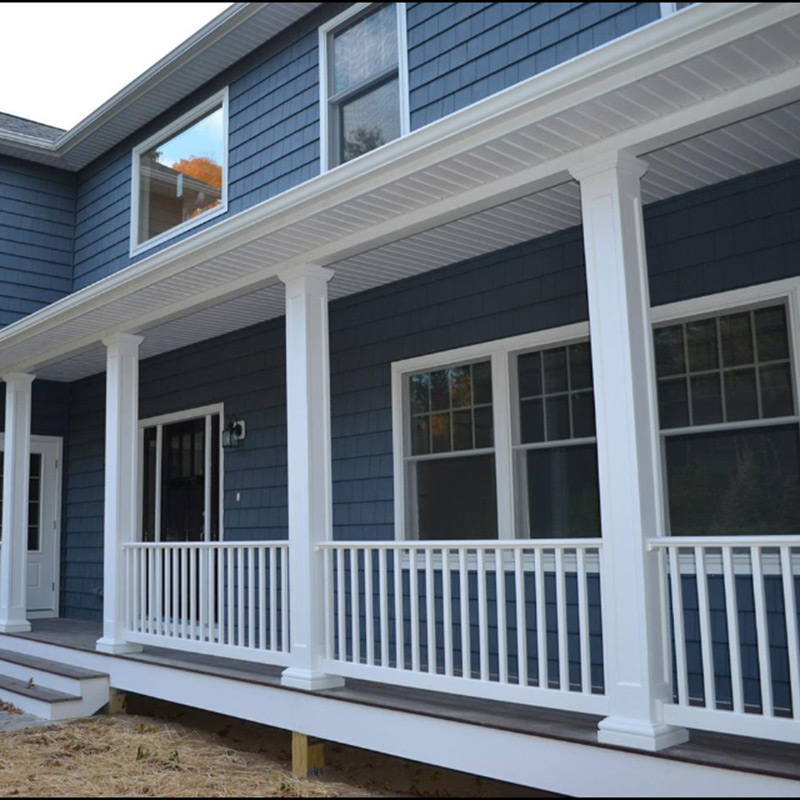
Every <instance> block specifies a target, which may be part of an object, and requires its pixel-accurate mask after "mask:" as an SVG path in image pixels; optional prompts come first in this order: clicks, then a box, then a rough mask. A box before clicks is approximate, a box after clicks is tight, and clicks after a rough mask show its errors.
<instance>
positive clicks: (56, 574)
mask: <svg viewBox="0 0 800 800" xmlns="http://www.w3.org/2000/svg"><path fill="white" fill-rule="evenodd" d="M34 444H50V445H54V446H55V451H56V464H55V467H54V470H55V475H54V478H53V483H54V486H53V502H54V503H55V518H54V522H55V532H54V534H53V583H54V584H55V589H54V592H53V600H54V602H53V608H52V610H51V609H43V610H39V611H28V609H27V604H28V602H27V597H26V599H25V605H26V609H25V616H26V617H27V618H28V619H53V618H57V617H58V615H59V611H60V609H61V511H62V509H61V491H62V482H63V478H62V465H63V464H64V438H63V437H62V436H40V435H39V434H31V452H33V445H34ZM5 449H6V435H5V433H0V450H2V451H3V452H5ZM44 474H45V472H44V465H43V467H42V481H43V482H42V486H43V489H44ZM42 502H43V504H44V499H43V500H42ZM42 536H44V531H42ZM27 558H28V549H27V547H26V548H25V559H26V561H27Z"/></svg>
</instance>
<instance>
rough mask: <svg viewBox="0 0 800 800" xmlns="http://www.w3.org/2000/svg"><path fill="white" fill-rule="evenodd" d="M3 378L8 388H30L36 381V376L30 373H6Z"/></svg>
mask: <svg viewBox="0 0 800 800" xmlns="http://www.w3.org/2000/svg"><path fill="white" fill-rule="evenodd" d="M2 377H3V380H4V381H5V383H6V385H7V386H14V387H16V388H20V389H24V388H26V387H28V386H30V385H31V384H32V383H33V382H34V380H36V376H35V375H32V374H31V373H29V372H5V373H3V376H2Z"/></svg>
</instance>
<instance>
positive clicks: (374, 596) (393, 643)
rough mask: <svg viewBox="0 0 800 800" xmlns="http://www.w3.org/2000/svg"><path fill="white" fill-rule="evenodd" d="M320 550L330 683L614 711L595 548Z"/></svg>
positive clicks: (525, 544)
mask: <svg viewBox="0 0 800 800" xmlns="http://www.w3.org/2000/svg"><path fill="white" fill-rule="evenodd" d="M319 549H320V550H321V551H322V552H323V554H324V560H325V597H326V619H325V626H326V627H325V632H326V658H325V660H324V662H323V663H324V669H325V671H326V672H327V673H329V674H334V675H341V676H344V677H352V678H364V679H368V680H375V681H381V682H384V683H392V684H399V685H405V686H411V687H416V688H421V689H431V690H437V691H445V692H452V693H457V694H465V695H470V696H473V697H485V698H492V699H497V700H508V701H511V702H516V703H527V704H530V705H539V706H547V707H553V708H563V709H568V710H576V711H586V712H592V713H598V714H602V713H604V712H605V711H606V697H605V695H604V694H603V692H604V679H603V668H602V663H603V656H602V627H601V619H600V554H601V549H602V547H601V543H600V541H599V540H597V539H586V540H575V539H571V540H557V541H555V540H550V541H540V542H533V541H530V540H528V541H513V542H511V541H508V542H502V541H501V542H498V541H491V542H475V541H464V542H374V543H369V542H326V543H324V544H322V545H320V546H319Z"/></svg>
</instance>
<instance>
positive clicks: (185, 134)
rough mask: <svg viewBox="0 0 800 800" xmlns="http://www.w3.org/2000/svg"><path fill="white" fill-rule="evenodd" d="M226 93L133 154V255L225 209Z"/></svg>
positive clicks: (138, 148)
mask: <svg viewBox="0 0 800 800" xmlns="http://www.w3.org/2000/svg"><path fill="white" fill-rule="evenodd" d="M227 97H228V95H227V91H223V92H221V93H219V94H216V95H214V96H213V97H211V98H209V99H208V100H207V101H206V102H204V103H202V104H201V105H200V106H198V107H197V108H194V109H193V110H192V111H190V112H189V113H188V114H184V116H182V117H181V118H179V119H177V120H175V122H173V123H172V124H171V125H169V126H168V127H166V128H164V129H163V130H161V131H159V132H158V133H157V134H155V135H154V136H151V137H150V138H149V139H147V140H146V141H144V142H142V143H141V144H140V145H138V146H137V147H136V148H134V150H133V180H132V183H133V198H132V214H131V254H135V253H137V252H140V251H142V250H146V249H147V248H149V247H152V246H154V245H156V244H158V243H160V242H163V241H165V240H167V239H170V238H172V237H173V236H176V235H177V234H179V233H182V232H183V231H186V230H188V229H190V228H193V227H194V226H195V225H199V224H200V223H202V222H205V221H207V220H209V219H211V218H212V217H214V216H217V215H218V214H221V213H223V212H224V211H225V210H226V208H227V181H228V175H227V163H228V133H227V131H228V102H227Z"/></svg>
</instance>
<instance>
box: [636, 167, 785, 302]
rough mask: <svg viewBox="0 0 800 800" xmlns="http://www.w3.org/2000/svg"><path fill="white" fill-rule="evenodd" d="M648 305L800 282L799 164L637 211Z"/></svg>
mask: <svg viewBox="0 0 800 800" xmlns="http://www.w3.org/2000/svg"><path fill="white" fill-rule="evenodd" d="M645 219H646V226H647V227H646V233H647V259H648V268H649V270H650V296H651V299H652V301H653V304H654V305H659V304H662V303H670V302H674V301H677V300H684V299H687V298H690V297H696V296H699V295H703V294H712V293H714V292H722V291H726V290H729V289H738V288H741V287H743V286H752V285H755V284H758V283H765V282H768V281H774V280H779V279H781V278H788V277H791V276H794V275H798V274H800V161H793V162H792V163H790V164H785V165H781V166H777V167H772V168H770V169H767V170H763V171H762V172H757V173H754V174H753V175H748V176H745V177H744V178H737V179H734V180H731V181H726V182H724V183H720V184H717V185H716V186H711V187H708V188H707V189H700V190H698V191H696V192H691V193H689V194H685V195H680V196H678V197H674V198H672V199H670V200H664V201H662V202H660V203H654V204H653V205H650V206H647V207H646V208H645Z"/></svg>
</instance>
